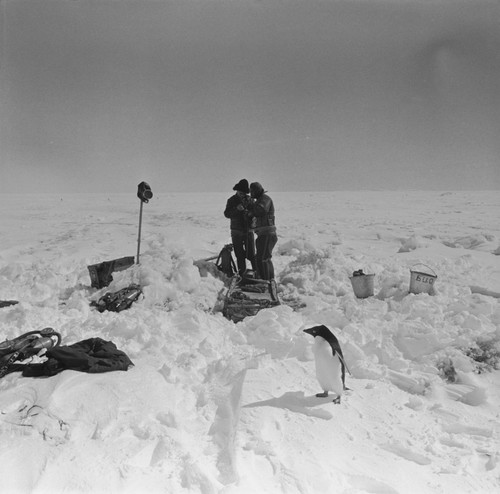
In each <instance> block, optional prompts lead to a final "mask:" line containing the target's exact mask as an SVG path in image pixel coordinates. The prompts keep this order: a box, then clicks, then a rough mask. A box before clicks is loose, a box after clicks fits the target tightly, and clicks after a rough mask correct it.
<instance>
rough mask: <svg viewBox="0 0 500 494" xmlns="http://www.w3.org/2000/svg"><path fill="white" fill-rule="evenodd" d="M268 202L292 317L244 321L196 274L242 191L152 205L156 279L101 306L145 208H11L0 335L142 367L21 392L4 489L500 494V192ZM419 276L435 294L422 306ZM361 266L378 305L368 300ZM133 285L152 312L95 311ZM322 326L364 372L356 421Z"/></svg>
mask: <svg viewBox="0 0 500 494" xmlns="http://www.w3.org/2000/svg"><path fill="white" fill-rule="evenodd" d="M269 194H270V195H271V196H272V197H273V199H274V202H275V206H276V209H277V213H276V216H277V227H278V235H279V242H278V245H277V247H276V249H275V255H274V262H275V268H276V273H277V282H278V287H279V293H280V296H281V298H282V300H283V301H284V302H288V304H287V303H284V304H283V305H281V306H278V307H275V308H271V309H266V310H263V311H261V312H260V313H258V314H257V315H256V316H254V317H249V318H247V319H245V320H244V321H242V322H240V323H237V324H235V323H233V322H231V321H228V320H227V319H225V318H224V317H223V316H222V314H221V312H220V301H219V295H220V294H221V293H223V292H224V284H223V281H222V280H221V279H220V278H219V277H217V276H214V275H213V274H215V272H214V271H213V270H210V269H209V267H210V266H209V267H208V269H204V270H203V269H199V267H198V265H195V264H194V261H199V260H202V259H206V258H210V257H213V256H216V255H217V254H218V252H219V251H220V249H221V248H222V247H223V245H224V244H226V243H229V242H230V236H229V225H228V221H227V219H226V218H224V217H223V215H222V211H223V208H224V204H225V201H226V199H227V198H228V197H229V195H230V193H228V194H221V193H204V194H168V193H163V194H162V193H157V194H156V193H155V196H154V197H153V199H152V200H151V202H150V203H149V204H147V205H144V211H143V219H142V238H141V245H140V264H138V265H137V264H136V265H134V266H133V267H131V268H129V269H128V270H126V271H121V272H117V273H114V279H113V282H112V284H111V285H110V286H109V287H108V288H105V289H101V290H96V289H94V288H91V287H90V278H89V274H88V269H87V266H88V265H91V264H95V263H98V262H102V261H105V260H111V259H116V258H119V257H123V256H128V255H135V254H136V249H137V234H138V222H139V204H138V200H137V199H136V198H135V196H134V194H130V195H128V194H110V195H99V194H75V195H57V196H56V195H10V194H4V195H1V196H0V204H1V207H2V213H3V214H2V219H1V221H0V225H1V233H2V243H1V250H0V299H1V300H13V299H14V300H18V301H19V304H18V305H14V306H11V307H6V308H2V309H0V340H3V339H6V338H14V337H16V336H18V335H20V334H22V333H24V332H27V331H30V330H35V329H42V328H44V327H52V328H54V329H55V330H56V331H59V332H60V333H61V334H62V336H63V344H68V345H69V344H72V343H76V342H77V341H80V340H83V339H86V338H92V337H100V338H102V339H105V340H110V341H113V342H114V343H115V344H116V345H117V347H118V348H119V349H121V350H123V351H125V352H126V353H127V355H128V356H129V357H130V358H131V359H132V361H133V362H134V364H135V365H134V367H132V368H131V369H129V370H128V371H127V372H110V373H105V374H93V375H90V374H85V373H79V372H76V371H69V370H68V371H64V372H62V373H60V374H58V375H56V376H53V377H50V378H27V377H22V375H21V374H19V373H13V374H9V375H7V376H5V377H4V378H2V379H1V380H0V431H1V432H0V433H1V442H0V473H1V479H2V492H5V493H9V494H10V493H63V492H64V493H101V492H102V493H104V492H106V493H117V494H118V493H119V494H122V493H146V492H147V493H182V492H186V493H187V492H189V493H219V492H221V493H222V492H224V493H255V492H263V493H287V494H288V493H345V494H354V493H387V494H396V493H436V494H437V493H448V492H454V493H474V494H477V493H491V492H496V491H498V489H499V488H500V446H499V445H500V421H499V418H500V372H499V370H498V360H497V359H496V357H498V355H499V354H500V329H499V328H500V301H499V296H498V295H499V293H500V257H499V256H498V252H499V250H500V246H499V245H500V244H499V242H500V228H499V225H498V221H497V219H498V211H499V206H500V198H499V196H498V193H497V192H495V191H491V192H451V193H448V192H447V193H438V192H368V191H358V192H341V193H340V192H331V193H327V192H322V193H308V192H306V193H304V192H302V193H273V192H272V191H270V192H269ZM208 264H210V262H208ZM417 264H419V265H422V264H424V265H425V266H428V267H430V268H431V269H432V270H433V272H435V273H436V274H437V279H436V281H435V284H434V289H435V292H434V295H428V294H426V293H419V294H414V293H409V282H410V270H411V269H412V267H413V266H415V265H417ZM357 269H363V270H364V272H365V273H373V274H374V275H375V281H374V286H375V291H374V296H372V297H369V298H367V299H357V298H356V297H355V295H354V293H353V290H352V286H351V283H350V280H349V277H350V276H351V275H352V272H353V271H355V270H357ZM211 273H212V274H211ZM131 283H139V284H140V285H141V286H142V287H143V292H144V296H143V297H142V298H141V299H140V300H139V301H137V302H135V303H134V304H133V306H132V307H131V308H130V309H129V310H126V311H124V312H121V313H111V312H104V313H99V312H97V311H96V310H95V309H94V308H92V307H90V301H92V300H96V299H97V298H99V297H100V296H101V295H103V294H104V293H105V292H107V291H115V290H118V289H120V288H123V287H125V286H128V285H129V284H131ZM316 324H325V325H326V326H328V327H329V328H330V329H331V330H332V331H333V332H334V333H335V334H336V336H337V337H338V339H339V341H340V343H341V345H342V348H343V351H344V355H345V359H346V362H347V365H348V367H349V370H350V374H348V376H347V385H348V387H349V388H350V391H347V392H346V393H345V394H344V395H343V397H342V403H341V404H340V405H335V404H333V403H332V399H333V395H330V396H329V397H328V398H317V397H316V396H315V394H316V393H317V392H320V391H321V389H319V385H318V383H317V381H316V378H315V375H314V361H313V358H314V357H313V354H312V339H311V337H310V336H308V335H307V334H305V333H303V331H302V330H303V329H305V328H307V327H310V326H312V325H316ZM486 357H489V359H486ZM495 367H497V369H496V370H495Z"/></svg>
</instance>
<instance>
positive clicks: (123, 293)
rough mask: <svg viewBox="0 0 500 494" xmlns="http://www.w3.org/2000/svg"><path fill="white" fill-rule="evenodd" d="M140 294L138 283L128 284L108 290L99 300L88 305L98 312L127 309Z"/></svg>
mask: <svg viewBox="0 0 500 494" xmlns="http://www.w3.org/2000/svg"><path fill="white" fill-rule="evenodd" d="M141 294H142V290H141V287H140V286H139V285H130V286H128V287H126V288H122V289H121V290H118V291H117V292H108V293H106V294H105V295H103V296H102V297H101V298H100V299H99V300H97V301H93V302H91V303H90V305H91V306H94V307H96V308H97V310H98V311H99V312H104V311H105V310H108V311H111V312H121V311H122V310H125V309H128V308H129V307H130V306H131V305H132V304H133V303H134V302H135V301H136V300H137V299H138V298H139V297H140V295H141Z"/></svg>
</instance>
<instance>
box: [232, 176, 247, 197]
mask: <svg viewBox="0 0 500 494" xmlns="http://www.w3.org/2000/svg"><path fill="white" fill-rule="evenodd" d="M233 190H238V191H240V192H244V193H245V194H248V193H249V192H250V189H249V187H248V180H246V179H245V178H242V179H241V180H240V181H239V182H238V183H237V184H236V185H235V186H234V187H233Z"/></svg>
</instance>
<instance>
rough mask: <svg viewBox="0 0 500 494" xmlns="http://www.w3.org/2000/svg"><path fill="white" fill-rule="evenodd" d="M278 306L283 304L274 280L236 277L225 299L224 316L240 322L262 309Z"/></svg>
mask: <svg viewBox="0 0 500 494" xmlns="http://www.w3.org/2000/svg"><path fill="white" fill-rule="evenodd" d="M249 274H251V272H249ZM276 305H281V302H280V300H279V298H278V292H277V287H276V282H275V281H274V280H260V279H257V278H252V277H246V276H244V277H240V276H235V277H234V278H233V279H232V280H231V283H230V285H229V289H228V291H227V293H226V296H225V298H224V306H223V309H222V315H223V316H224V317H226V318H227V319H230V320H231V321H233V322H239V321H242V320H243V319H245V317H248V316H254V315H255V314H257V313H258V312H259V311H261V310H262V309H267V308H269V307H275V306H276Z"/></svg>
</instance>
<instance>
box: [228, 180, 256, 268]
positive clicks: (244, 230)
mask: <svg viewBox="0 0 500 494" xmlns="http://www.w3.org/2000/svg"><path fill="white" fill-rule="evenodd" d="M233 190H234V191H236V193H235V194H234V195H233V196H231V197H230V198H229V199H228V200H227V203H226V209H225V210H224V216H225V217H226V218H229V219H230V220H231V224H230V228H231V241H232V244H233V249H234V255H235V256H236V264H237V265H238V273H239V274H240V275H243V274H244V272H245V271H246V269H247V263H246V259H248V260H249V261H250V263H251V265H252V269H254V270H255V269H256V266H255V240H254V236H253V230H252V228H251V227H252V225H251V220H252V218H251V216H249V213H248V209H247V208H248V205H249V203H250V197H248V193H249V192H250V189H249V188H248V180H246V179H244V178H243V179H242V180H240V181H239V182H238V183H237V184H236V185H235V186H234V187H233Z"/></svg>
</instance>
